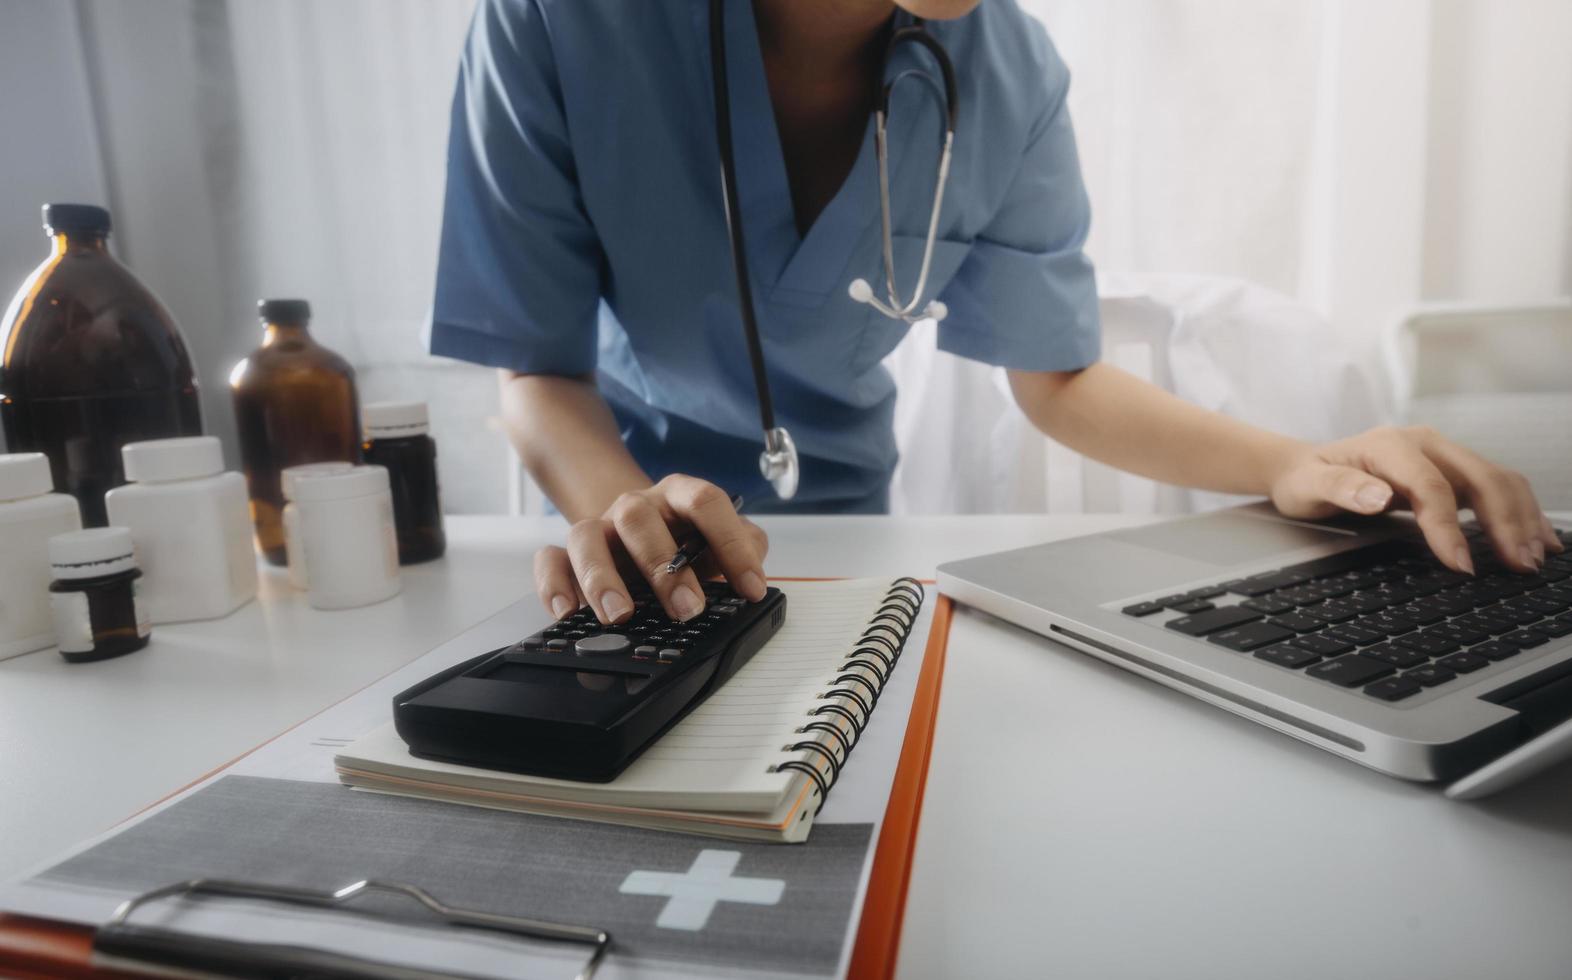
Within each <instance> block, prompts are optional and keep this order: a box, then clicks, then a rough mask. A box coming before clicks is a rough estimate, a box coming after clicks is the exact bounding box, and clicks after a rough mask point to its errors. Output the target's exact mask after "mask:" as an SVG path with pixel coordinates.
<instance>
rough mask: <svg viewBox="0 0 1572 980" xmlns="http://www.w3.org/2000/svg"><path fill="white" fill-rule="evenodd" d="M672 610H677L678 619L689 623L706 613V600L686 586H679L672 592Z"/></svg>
mask: <svg viewBox="0 0 1572 980" xmlns="http://www.w3.org/2000/svg"><path fill="white" fill-rule="evenodd" d="M671 608H673V609H675V610H677V615H678V617H680V618H681V619H682V620H684V621H687V620H690V619H692V618H693V617H695V616H697V615H698V614H699V613H701V612H703V611H704V600H703V599H700V598H699V597H698V594H697V593H695V592H694V591H693V590H692V589H690V588H688V587H687V586H686V585H679V586H677V587H676V588H675V589H672V590H671Z"/></svg>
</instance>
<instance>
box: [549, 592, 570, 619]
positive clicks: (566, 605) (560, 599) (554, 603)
mask: <svg viewBox="0 0 1572 980" xmlns="http://www.w3.org/2000/svg"><path fill="white" fill-rule="evenodd" d="M551 614H552V615H553V616H555V617H557V618H558V619H567V618H568V617H569V616H571V615H573V600H572V599H569V598H568V597H567V596H565V595H554V596H552V597H551Z"/></svg>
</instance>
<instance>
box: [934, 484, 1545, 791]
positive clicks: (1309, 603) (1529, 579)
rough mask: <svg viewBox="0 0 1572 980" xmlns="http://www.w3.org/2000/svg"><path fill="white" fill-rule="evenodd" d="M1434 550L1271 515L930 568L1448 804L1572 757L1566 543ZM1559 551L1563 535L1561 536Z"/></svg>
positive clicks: (1098, 651)
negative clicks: (1448, 799) (1433, 786)
mask: <svg viewBox="0 0 1572 980" xmlns="http://www.w3.org/2000/svg"><path fill="white" fill-rule="evenodd" d="M1465 531H1466V532H1467V533H1468V534H1469V538H1470V541H1471V543H1472V546H1473V554H1474V560H1475V564H1476V567H1477V569H1478V572H1479V574H1478V575H1477V576H1476V577H1473V578H1470V577H1468V576H1464V575H1461V574H1458V573H1454V572H1451V571H1449V570H1447V569H1445V568H1444V567H1443V566H1442V565H1440V563H1438V562H1436V561H1435V560H1434V559H1433V558H1431V557H1430V555H1429V553H1428V551H1427V550H1426V548H1425V547H1424V543H1423V541H1422V540H1421V539H1420V538H1419V535H1418V532H1417V530H1416V529H1415V528H1414V526H1413V524H1412V522H1409V521H1404V520H1400V519H1393V518H1382V519H1357V518H1350V519H1347V520H1338V521H1329V522H1325V523H1308V522H1302V521H1292V520H1288V519H1286V518H1284V517H1282V516H1280V515H1278V514H1277V513H1276V511H1274V510H1272V509H1271V507H1269V506H1268V505H1265V504H1257V505H1250V506H1245V507H1236V508H1232V509H1229V510H1223V511H1218V512H1215V513H1212V514H1205V515H1198V516H1195V517H1188V518H1183V519H1180V520H1174V521H1168V522H1164V523H1159V524H1151V525H1147V526H1144V527H1138V528H1132V529H1128V530H1121V531H1114V532H1110V533H1106V534H1097V535H1092V536H1089V537H1083V538H1074V539H1070V540H1066V541H1056V542H1052V543H1049V544H1043V545H1037V546H1034V547H1029V548H1021V549H1018V550H1015V551H1006V552H1001V553H999V554H993V555H985V556H982V557H978V558H969V559H966V560H963V561H954V562H949V563H948V564H945V565H941V566H940V567H939V589H940V591H942V592H944V593H945V594H947V595H949V596H951V597H953V598H954V599H956V600H958V601H960V602H962V603H965V604H967V605H970V606H974V607H976V608H978V609H981V610H983V611H985V612H988V613H991V614H993V615H995V616H998V617H999V618H1001V619H1004V620H1007V621H1009V622H1011V623H1015V624H1017V625H1019V626H1023V627H1025V628H1027V629H1030V630H1032V631H1034V632H1037V633H1041V634H1042V635H1044V636H1047V637H1050V638H1052V639H1054V640H1057V641H1059V642H1061V643H1064V644H1067V645H1068V646H1071V647H1074V648H1076V649H1077V650H1081V651H1083V652H1085V653H1089V654H1091V655H1092V656H1094V657H1098V658H1100V659H1102V660H1106V661H1108V662H1109V663H1112V664H1116V665H1118V666H1120V667H1124V668H1125V669H1127V670H1131V671H1134V672H1136V673H1138V674H1141V675H1142V676H1144V677H1148V678H1150V679H1152V680H1155V681H1157V682H1158V683H1161V684H1166V685H1168V686H1169V687H1172V688H1176V689H1177V690H1181V691H1184V692H1186V693H1188V694H1192V695H1194V696H1195V697H1198V698H1200V699H1202V700H1203V701H1207V702H1209V703H1211V704H1215V705H1217V706H1218V707H1221V708H1225V709H1227V710H1229V711H1232V712H1235V713H1237V714H1240V715H1244V716H1245V717H1247V718H1251V719H1254V720H1255V721H1258V722H1260V723H1261V724H1263V725H1266V726H1267V727H1269V728H1273V729H1276V730H1277V731H1280V732H1283V733H1285V734H1288V735H1292V736H1293V737H1295V738H1298V739H1301V740H1303V741H1305V742H1309V743H1310V744H1312V745H1316V746H1319V747H1321V748H1323V749H1326V750H1327V751H1329V752H1335V753H1337V754H1338V755H1341V756H1343V757H1345V758H1348V759H1352V760H1353V761H1355V762H1358V763H1360V764H1362V765H1366V766H1369V767H1371V768H1373V769H1378V770H1380V771H1382V772H1385V773H1389V774H1391V775H1394V776H1399V777H1402V778H1404V779H1413V780H1423V781H1436V780H1440V781H1445V782H1448V783H1451V784H1453V785H1452V790H1451V793H1452V795H1454V796H1460V797H1472V796H1480V795H1485V794H1486V793H1489V792H1493V791H1495V790H1496V789H1500V788H1502V787H1504V786H1506V785H1509V784H1510V783H1512V782H1514V781H1516V780H1517V779H1519V778H1521V777H1523V776H1525V775H1527V774H1528V773H1530V772H1534V771H1537V770H1539V769H1542V768H1546V767H1548V766H1549V765H1551V764H1553V763H1554V762H1556V761H1558V760H1560V759H1561V758H1564V757H1567V756H1569V755H1572V720H1569V719H1572V549H1569V550H1568V551H1567V552H1566V553H1564V554H1563V555H1558V556H1554V557H1551V558H1550V559H1549V560H1547V561H1546V563H1545V567H1544V569H1543V570H1542V573H1541V574H1539V575H1519V574H1516V573H1513V572H1511V571H1509V570H1507V569H1506V568H1505V567H1504V566H1502V565H1500V564H1499V563H1498V562H1497V561H1496V559H1495V558H1494V556H1493V554H1492V552H1491V550H1490V547H1489V544H1488V542H1487V541H1486V539H1485V537H1484V536H1483V534H1482V533H1481V531H1480V530H1479V528H1478V527H1477V525H1468V526H1466V527H1465ZM1558 531H1559V533H1560V534H1561V537H1562V539H1563V540H1564V541H1567V542H1568V543H1569V544H1572V532H1569V531H1567V530H1566V529H1558Z"/></svg>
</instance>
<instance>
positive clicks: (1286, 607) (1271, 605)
mask: <svg viewBox="0 0 1572 980" xmlns="http://www.w3.org/2000/svg"><path fill="white" fill-rule="evenodd" d="M1240 605H1241V606H1244V607H1245V608H1246V609H1254V610H1255V611H1256V612H1258V613H1263V614H1265V615H1267V616H1276V615H1278V614H1280V613H1286V612H1293V610H1294V604H1293V603H1292V602H1290V601H1288V600H1287V599H1285V598H1283V597H1281V596H1277V595H1264V596H1259V597H1257V598H1254V599H1246V600H1245V601H1244V602H1241V603H1240Z"/></svg>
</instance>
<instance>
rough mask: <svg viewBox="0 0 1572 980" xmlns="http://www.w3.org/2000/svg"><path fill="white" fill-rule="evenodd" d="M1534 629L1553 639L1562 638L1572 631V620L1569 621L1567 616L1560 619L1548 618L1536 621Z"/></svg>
mask: <svg viewBox="0 0 1572 980" xmlns="http://www.w3.org/2000/svg"><path fill="white" fill-rule="evenodd" d="M1534 629H1536V630H1538V631H1539V632H1541V633H1543V634H1545V635H1546V636H1548V637H1550V638H1551V639H1560V638H1561V637H1563V636H1566V635H1567V634H1568V633H1572V622H1568V621H1567V617H1565V616H1562V617H1560V618H1559V619H1547V620H1545V621H1544V622H1543V623H1536V624H1535V625H1534Z"/></svg>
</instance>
